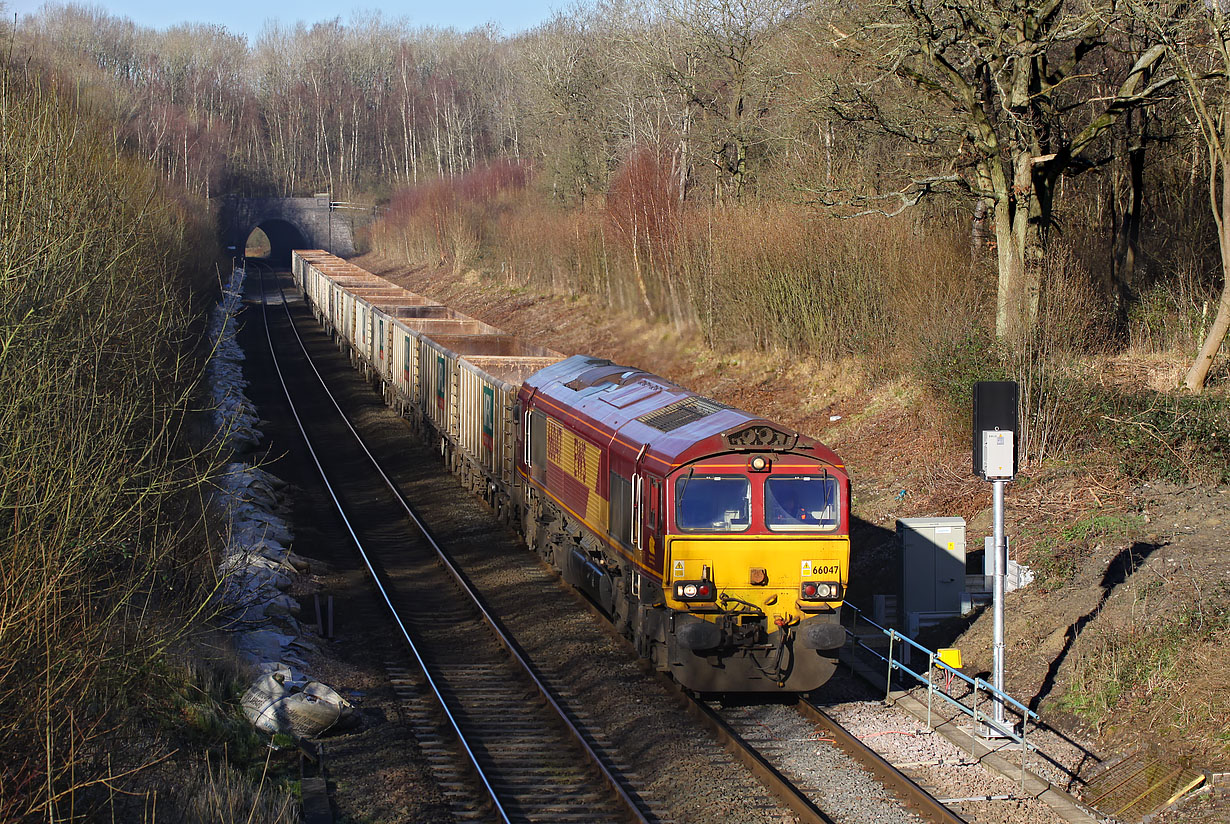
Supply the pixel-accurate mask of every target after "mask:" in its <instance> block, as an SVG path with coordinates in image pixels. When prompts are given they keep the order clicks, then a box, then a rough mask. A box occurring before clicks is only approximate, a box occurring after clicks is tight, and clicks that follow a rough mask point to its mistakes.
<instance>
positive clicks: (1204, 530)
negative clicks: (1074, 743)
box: [358, 255, 1230, 765]
mask: <svg viewBox="0 0 1230 824" xmlns="http://www.w3.org/2000/svg"><path fill="white" fill-rule="evenodd" d="M358 262H359V263H360V264H361V265H363V266H365V267H367V268H369V269H371V270H372V271H376V272H379V273H381V274H384V275H385V276H388V277H390V278H391V279H393V280H395V281H397V282H399V283H401V284H403V285H405V286H406V287H408V288H410V289H412V290H414V291H417V292H421V293H423V294H426V295H429V296H431V297H433V298H436V299H438V300H441V301H443V302H446V303H448V304H449V305H451V306H454V307H455V308H458V309H460V310H462V311H463V312H466V313H468V314H471V315H473V316H475V317H478V318H481V319H483V320H485V321H487V322H489V323H492V324H494V325H496V326H499V327H501V328H503V329H506V330H508V331H510V332H512V333H514V334H517V335H520V336H523V337H525V338H527V339H530V340H533V341H535V342H537V343H542V344H545V345H548V346H551V347H553V348H555V349H558V350H559V351H562V352H564V353H566V354H572V353H576V352H585V353H589V354H595V355H599V356H603V357H609V358H611V359H613V360H616V361H618V362H624V363H631V364H635V365H638V366H641V367H644V368H647V369H650V370H653V371H655V372H657V373H659V374H662V375H664V376H665V377H668V378H670V379H672V380H676V381H678V382H680V383H682V384H684V385H687V386H689V387H691V388H693V389H696V390H698V391H700V392H703V393H706V394H708V395H710V396H713V397H716V398H718V399H720V400H723V401H726V402H730V403H733V404H736V405H739V406H741V407H743V408H746V409H749V410H751V411H755V412H757V413H759V414H763V415H765V416H767V417H770V418H774V419H777V420H781V421H782V422H784V423H787V424H790V425H792V426H796V427H798V428H800V429H801V430H803V431H806V432H808V433H809V434H813V435H816V436H818V437H820V438H821V439H823V440H825V441H826V442H828V443H830V444H831V445H833V446H834V447H835V448H837V450H838V451H839V453H840V454H842V456H843V458H844V459H845V460H846V462H847V464H848V466H849V467H850V470H851V473H852V477H853V479H854V480H853V486H854V514H855V515H856V516H857V517H858V519H859V520H860V522H861V523H863V524H865V525H866V526H865V527H864V528H862V529H861V531H857V532H856V533H855V558H856V564H861V566H859V567H856V569H860V568H861V569H862V570H863V571H864V573H865V574H864V580H863V581H859V580H856V581H855V582H854V585H853V586H852V587H851V598H852V599H853V600H854V601H855V602H857V603H860V604H862V605H869V601H870V595H871V594H872V592H871V591H864V586H866V584H867V582H868V581H874V582H875V583H874V584H873V586H874V587H878V588H885V589H887V591H891V589H892V588H893V587H895V585H896V579H895V577H894V575H895V574H896V573H891V572H890V573H887V574H886V573H885V569H886V565H887V567H891V566H892V565H893V564H894V563H896V558H895V550H894V549H893V543H892V530H893V529H894V523H895V520H896V519H897V518H899V517H913V516H933V515H957V516H962V517H964V518H965V519H966V520H967V522H968V524H969V535H968V540H969V545H970V547H971V549H972V548H973V547H974V546H976V545H980V544H981V539H982V536H983V535H985V534H989V532H990V526H991V524H990V510H989V507H990V503H991V490H990V487H989V485H988V484H986V483H985V482H983V481H981V480H979V479H977V478H976V477H975V476H974V475H973V474H972V471H971V466H970V464H971V460H970V447H969V434H968V429H967V428H965V429H963V428H962V427H961V425H960V423H959V420H958V419H959V414H958V413H956V412H955V411H954V410H953V409H952V407H950V406H946V405H945V404H944V403H943V402H942V400H939V399H937V398H936V396H935V394H934V393H933V392H931V391H930V390H929V389H928V388H927V387H926V386H925V385H922V384H920V383H919V382H918V381H917V380H915V379H913V378H912V377H911V376H910V375H909V374H905V375H903V376H902V377H899V378H891V377H890V378H888V379H884V378H883V377H880V378H877V377H876V373H875V366H876V363H875V362H874V361H871V362H869V361H867V360H865V359H850V358H847V359H841V360H836V361H819V360H812V359H809V358H800V357H789V356H786V355H785V354H784V353H783V352H773V351H767V352H766V351H763V350H756V349H750V350H740V351H730V350H727V351H724V352H715V351H713V350H712V349H710V348H709V347H708V346H707V345H706V341H705V339H704V337H703V335H701V334H700V333H699V331H697V332H690V331H688V330H687V329H686V328H685V329H683V330H682V331H680V330H679V329H678V328H676V327H674V326H672V325H669V324H659V325H655V324H652V323H649V322H646V321H645V320H643V319H642V318H640V317H638V316H637V315H636V314H635V313H628V312H619V311H614V310H610V309H607V308H606V307H604V306H603V305H601V304H600V303H599V302H597V301H595V300H593V299H591V298H588V297H585V296H575V295H567V294H558V293H547V294H543V293H535V292H532V291H530V290H528V289H526V288H524V287H515V286H509V285H507V284H505V283H503V282H501V281H500V280H499V278H498V276H497V277H492V276H484V275H483V274H481V273H480V272H478V271H476V270H471V271H469V273H468V275H465V276H462V277H456V276H453V275H452V274H451V272H449V271H447V270H445V269H433V268H426V267H422V266H412V265H405V264H402V263H398V262H396V261H392V260H389V259H387V258H383V257H380V256H378V255H369V256H367V257H366V258H363V259H360V260H359V261H358ZM1117 358H1118V361H1117V362H1118V363H1120V364H1123V366H1121V367H1120V368H1119V369H1117V370H1116V371H1115V374H1116V379H1117V380H1120V381H1122V380H1123V378H1124V376H1125V375H1130V374H1132V373H1133V372H1134V371H1140V372H1143V373H1147V374H1150V375H1152V374H1157V373H1158V371H1159V368H1158V365H1157V363H1156V361H1157V355H1156V354H1155V353H1150V354H1148V355H1147V357H1146V358H1144V359H1142V361H1141V363H1140V365H1139V366H1131V365H1130V364H1131V363H1132V361H1131V359H1130V356H1129V355H1119V356H1117ZM1073 363H1074V364H1075V362H1073ZM1102 363H1105V361H1100V360H1098V359H1096V358H1095V359H1092V360H1090V361H1088V362H1086V363H1085V364H1084V365H1083V366H1080V365H1079V364H1076V366H1075V367H1074V368H1077V369H1078V371H1075V372H1073V373H1072V374H1074V375H1076V376H1077V377H1079V376H1080V375H1082V374H1085V375H1089V374H1096V373H1098V372H1099V371H1101V370H1100V367H1099V364H1102ZM869 367H870V369H869ZM1079 370H1087V371H1084V372H1082V371H1079ZM1086 380H1087V381H1088V384H1090V385H1093V386H1095V387H1096V386H1099V385H1100V384H1103V383H1104V381H1101V382H1100V381H1098V380H1096V379H1082V383H1083V382H1084V381H1086ZM1120 388H1122V387H1120ZM1130 391H1132V392H1135V391H1141V392H1147V391H1149V390H1148V387H1147V386H1140V387H1137V386H1136V385H1132V386H1131V387H1130ZM1066 397H1069V399H1070V402H1074V401H1071V399H1072V398H1076V399H1077V400H1078V401H1079V403H1081V404H1084V403H1087V397H1095V395H1094V394H1092V393H1091V395H1089V396H1085V395H1077V396H1066ZM1171 397H1172V396H1170V395H1165V394H1162V395H1159V396H1157V397H1155V398H1154V400H1153V401H1151V402H1152V403H1155V404H1157V405H1159V406H1160V405H1163V404H1165V403H1172V404H1173V403H1179V404H1181V403H1183V401H1182V399H1178V401H1174V400H1171ZM1048 400H1049V398H1048ZM1209 403H1210V408H1211V409H1224V408H1225V407H1224V405H1223V406H1218V405H1217V401H1214V400H1211V401H1209ZM1223 403H1224V399H1223ZM1069 405H1070V404H1069ZM1088 409H1093V410H1094V412H1096V413H1097V417H1094V418H1093V419H1092V423H1088V420H1089V418H1087V417H1085V416H1086V415H1087V414H1088ZM1057 411H1058V412H1062V413H1063V415H1066V416H1068V417H1067V418H1064V420H1069V421H1077V422H1080V424H1081V425H1082V426H1087V427H1089V428H1088V429H1085V430H1082V431H1084V432H1086V433H1091V434H1086V435H1081V436H1080V437H1078V438H1071V437H1069V438H1067V439H1064V438H1060V437H1058V435H1059V434H1060V433H1051V434H1050V436H1051V437H1052V438H1053V440H1052V445H1053V450H1052V452H1051V454H1050V456H1049V457H1047V458H1046V459H1045V460H1044V461H1042V462H1032V463H1030V464H1029V465H1027V466H1026V468H1025V471H1024V472H1023V473H1022V475H1021V476H1020V477H1019V478H1018V479H1017V481H1016V482H1015V483H1014V484H1012V485H1011V486H1010V487H1009V492H1008V497H1007V506H1008V511H1007V530H1008V534H1009V535H1010V536H1012V539H1013V547H1014V553H1013V554H1014V557H1016V558H1018V559H1020V560H1022V561H1023V562H1025V563H1028V564H1029V565H1031V567H1033V568H1034V570H1035V572H1036V574H1037V575H1038V581H1037V582H1036V583H1035V584H1034V585H1033V586H1031V587H1029V588H1027V589H1025V590H1022V591H1019V592H1017V593H1013V594H1012V595H1011V596H1010V598H1009V602H1008V616H1009V623H1008V638H1009V656H1010V657H1009V660H1010V662H1011V666H1010V668H1009V675H1008V686H1009V689H1010V691H1011V692H1012V693H1013V694H1014V695H1017V696H1019V697H1020V698H1021V699H1022V700H1024V701H1027V702H1029V703H1031V704H1032V705H1033V706H1035V707H1039V708H1040V709H1041V711H1042V712H1043V714H1044V715H1045V716H1047V717H1049V718H1052V719H1054V720H1056V721H1057V722H1059V723H1063V724H1065V725H1067V726H1068V727H1069V729H1070V730H1071V731H1072V732H1073V734H1075V735H1080V736H1086V737H1087V740H1088V741H1089V742H1090V744H1091V746H1093V747H1094V748H1095V749H1102V750H1103V751H1104V752H1108V753H1109V752H1113V751H1116V750H1117V749H1121V748H1124V747H1127V746H1131V745H1132V744H1134V743H1136V742H1138V741H1139V739H1140V738H1141V736H1140V735H1139V731H1141V730H1148V737H1149V739H1150V741H1151V742H1152V743H1153V744H1155V745H1157V744H1160V745H1162V746H1165V747H1169V748H1171V749H1172V750H1173V751H1175V752H1178V753H1184V754H1187V755H1190V756H1194V757H1198V758H1200V759H1202V763H1205V764H1209V765H1212V764H1225V763H1227V761H1230V729H1227V726H1226V724H1227V722H1226V718H1227V717H1230V714H1228V713H1226V712H1225V710H1226V709H1227V708H1228V707H1230V703H1227V700H1226V699H1227V696H1226V693H1225V688H1224V686H1223V685H1222V680H1221V679H1220V678H1218V677H1217V676H1216V675H1215V674H1216V673H1217V672H1219V671H1224V670H1225V669H1226V668H1230V650H1227V648H1226V646H1227V645H1225V644H1224V628H1225V615H1226V610H1227V606H1228V605H1230V589H1228V588H1227V587H1226V586H1221V585H1219V584H1218V583H1217V582H1227V583H1228V584H1230V577H1227V576H1228V575H1230V566H1228V565H1227V563H1226V561H1225V560H1224V559H1223V558H1222V554H1221V553H1218V552H1213V551H1212V548H1213V547H1215V546H1218V545H1219V544H1218V542H1219V541H1221V540H1224V539H1225V538H1226V537H1227V536H1226V535H1225V532H1224V529H1225V525H1228V524H1230V495H1227V494H1224V492H1223V491H1222V490H1224V488H1221V489H1220V490H1219V489H1218V487H1216V486H1213V487H1206V486H1203V485H1201V484H1200V483H1199V482H1198V478H1189V479H1188V483H1187V484H1186V485H1183V486H1176V485H1173V484H1170V485H1163V486H1161V487H1159V486H1158V485H1157V484H1156V483H1153V484H1150V483H1149V482H1148V481H1147V480H1142V478H1141V477H1140V476H1139V475H1137V476H1133V475H1132V474H1131V472H1130V471H1125V470H1130V469H1131V464H1130V462H1129V461H1127V460H1125V456H1124V452H1125V451H1129V452H1130V445H1127V444H1125V443H1122V442H1120V441H1118V440H1117V439H1116V437H1117V436H1116V434H1115V432H1114V431H1113V430H1112V427H1113V424H1112V423H1111V422H1108V421H1106V420H1104V417H1103V415H1104V413H1102V412H1100V411H1099V407H1097V406H1096V405H1091V406H1089V407H1082V408H1081V409H1079V410H1073V409H1070V408H1067V407H1063V408H1058V409H1057ZM1212 414H1214V415H1216V414H1219V413H1218V412H1213V413H1212ZM1051 420H1052V421H1058V420H1060V419H1059V418H1056V417H1052V418H1051ZM1099 427H1101V428H1102V430H1104V431H1103V435H1104V439H1102V440H1097V439H1095V436H1096V435H1097V430H1098V428H1099ZM1159 431H1160V430H1159ZM1076 434H1079V433H1076ZM1206 457H1207V458H1208V463H1209V465H1210V466H1213V465H1216V464H1217V458H1216V455H1212V456H1206ZM1145 477H1146V478H1147V477H1148V476H1147V475H1146V476H1145ZM1192 484H1195V485H1194V486H1193V485H1192ZM1193 494H1197V495H1201V496H1204V497H1203V498H1202V500H1204V499H1205V498H1207V501H1206V503H1205V505H1206V507H1207V508H1208V510H1209V513H1210V514H1209V515H1208V516H1207V517H1204V518H1202V519H1200V520H1199V521H1198V522H1193V520H1192V518H1191V516H1190V514H1185V515H1176V514H1174V513H1169V514H1167V515H1166V516H1165V519H1166V521H1167V523H1166V525H1165V529H1162V528H1161V527H1160V526H1159V525H1158V522H1157V518H1158V516H1156V515H1149V514H1147V513H1149V512H1152V511H1153V509H1154V508H1156V507H1163V508H1166V509H1167V510H1171V509H1174V510H1184V507H1185V506H1186V503H1185V501H1187V499H1189V498H1191V497H1192V496H1193ZM1151 496H1152V497H1151ZM1176 570H1182V572H1181V573H1180V572H1176ZM856 574H857V573H856ZM1193 580H1202V581H1209V582H1211V583H1210V584H1209V585H1208V586H1206V587H1205V588H1204V589H1203V590H1202V591H1201V592H1200V593H1199V598H1198V603H1199V604H1200V606H1199V608H1198V609H1196V608H1195V607H1194V603H1195V602H1194V601H1193V597H1194V595H1195V593H1194V592H1193V591H1192V590H1191V582H1192V581H1193ZM869 589H870V588H869ZM876 591H884V589H879V590H876ZM1193 609H1196V611H1195V612H1193ZM989 624H990V620H989V615H987V616H984V617H977V618H976V620H974V621H973V623H972V624H971V625H969V628H968V629H967V630H964V631H963V634H960V635H952V636H951V637H949V638H947V639H945V640H946V643H952V644H956V645H959V646H961V647H963V648H964V649H965V652H966V660H967V663H968V664H969V666H970V668H971V670H973V671H980V670H986V669H989V662H990V642H989V634H988V633H989V631H990V627H989ZM954 631H955V632H958V633H961V632H962V630H960V629H957V630H954ZM1159 651H1160V652H1159ZM1126 661H1132V662H1136V663H1135V664H1134V665H1133V666H1130V667H1129V666H1125V664H1124V662H1126ZM1133 730H1135V731H1137V732H1138V734H1137V735H1135V736H1133V735H1131V734H1129V733H1130V731H1133Z"/></svg>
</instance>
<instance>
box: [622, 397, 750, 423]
mask: <svg viewBox="0 0 1230 824" xmlns="http://www.w3.org/2000/svg"><path fill="white" fill-rule="evenodd" d="M723 409H730V407H729V406H727V405H726V404H724V403H718V402H717V401H714V400H710V399H709V398H700V397H696V396H695V395H694V396H692V397H688V398H684V399H683V400H679V401H675V402H674V403H672V404H670V405H669V406H664V407H662V408H661V409H657V410H654V411H653V412H648V413H646V414H644V415H641V416H640V417H639V418H637V420H638V421H640V422H641V423H644V424H648V425H649V426H652V427H653V428H654V429H660V430H662V431H663V432H673V431H674V430H676V429H678V428H679V427H681V426H686V425H687V424H690V423H692V421H699V420H700V419H701V418H707V417H709V416H710V415H712V414H713V413H715V412H721V411H722V410H723Z"/></svg>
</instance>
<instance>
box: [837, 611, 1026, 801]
mask: <svg viewBox="0 0 1230 824" xmlns="http://www.w3.org/2000/svg"><path fill="white" fill-rule="evenodd" d="M842 608H843V610H850V611H852V612H853V613H854V626H853V627H846V628H845V629H846V635H847V636H848V637H849V638H850V640H851V646H854V647H858V648H860V649H862V650H864V651H865V652H867V653H869V654H870V655H872V656H874V657H875V658H878V659H880V660H881V661H883V662H884V663H885V664H887V666H888V671H887V673H886V677H885V696H884V698H885V700H886V701H887V700H888V699H889V697H890V696H891V694H892V688H893V672H894V671H896V672H900V673H904V674H906V675H909V676H911V677H913V678H914V680H916V681H917V682H918V683H919V684H926V686H927V727H928V728H930V727H931V726H932V724H931V710H932V703H933V700H934V698H935V697H937V696H938V697H939V698H940V699H941V700H943V701H946V702H947V703H948V704H949V705H951V706H953V707H955V708H956V709H957V710H959V711H960V712H962V713H964V714H965V715H968V716H969V717H970V718H971V719H973V722H974V724H973V727H972V728H971V730H970V738H971V743H970V747H971V752H972V750H973V745H974V742H976V741H977V736H978V732H979V730H980V729H981V730H983V731H984V732H986V733H987V734H988V735H989V736H994V737H998V738H1006V739H1009V740H1011V741H1014V742H1016V743H1017V744H1019V745H1020V747H1021V788H1022V792H1024V786H1025V777H1026V771H1025V756H1026V753H1028V752H1029V751H1031V750H1032V751H1037V749H1038V748H1037V746H1036V745H1033V744H1030V743H1029V741H1028V733H1029V723H1030V721H1032V722H1033V723H1034V725H1035V726H1036V725H1038V724H1039V723H1041V720H1042V718H1041V716H1039V715H1038V714H1037V713H1036V712H1034V711H1033V710H1031V709H1030V708H1029V707H1027V706H1026V705H1024V704H1022V703H1021V702H1020V701H1017V700H1016V699H1015V698H1013V697H1012V696H1011V695H1009V694H1008V693H1006V692H1004V691H1003V690H998V689H996V688H995V687H994V686H993V685H992V684H990V683H988V682H987V681H984V680H983V679H981V678H977V677H972V678H971V677H970V676H968V675H966V674H965V673H963V672H961V670H959V669H956V668H955V667H952V666H949V665H948V664H947V663H945V662H944V661H942V660H940V657H939V655H938V654H937V653H936V652H935V651H934V650H931V649H928V648H927V647H924V646H923V645H922V644H920V643H918V642H917V641H915V640H914V639H913V638H910V637H909V636H908V635H903V634H902V633H900V632H898V631H897V630H896V629H893V628H891V627H883V626H880V625H879V624H877V623H876V622H875V621H873V620H872V619H870V618H868V617H867V615H866V613H864V612H863V611H862V610H860V609H859V608H858V607H856V606H854V605H853V604H850V603H845V604H843V605H842ZM860 618H861V619H862V621H863V623H865V624H867V625H869V626H871V627H874V628H875V629H877V630H879V631H880V632H881V633H882V634H883V635H884V636H885V637H887V638H888V654H887V655H885V654H882V653H881V652H880V651H879V650H877V649H874V648H872V647H871V646H868V645H867V644H865V643H863V641H862V640H861V638H860V637H859V635H858V633H857V632H856V630H857V629H858V627H859V619H860ZM894 647H895V648H896V649H898V650H900V649H905V650H906V651H907V652H908V651H909V650H911V649H916V650H918V651H919V652H920V653H923V654H925V655H926V656H927V671H926V674H923V673H920V672H916V671H915V670H913V669H911V668H910V666H909V665H908V664H906V663H905V662H904V661H900V660H898V659H897V658H895V657H894V655H893V650H894ZM906 657H908V656H906ZM936 670H939V671H940V673H942V674H943V675H944V676H945V679H946V680H947V681H948V682H949V684H951V681H952V679H953V678H957V679H960V680H961V681H964V682H965V683H966V684H968V685H969V688H970V693H969V694H970V696H972V698H973V701H972V706H966V705H965V704H964V703H963V702H962V701H961V700H960V699H958V698H955V697H954V696H953V695H951V694H950V693H949V691H948V688H947V687H943V688H941V687H940V686H939V685H938V684H937V683H936V680H937V679H936V678H934V677H933V676H932V673H933V672H935V671H936ZM980 693H985V694H986V695H987V698H988V700H989V701H991V702H994V701H1001V702H1003V704H1005V705H1006V706H1009V707H1011V708H1012V709H1014V710H1015V711H1016V713H1017V714H1018V715H1019V716H1020V717H1021V722H1020V731H1019V732H1018V731H1017V727H1016V725H1015V724H1009V725H1004V724H1002V723H996V721H995V719H994V718H993V717H992V715H990V714H988V713H986V712H980V710H979V705H978V697H979V694H980Z"/></svg>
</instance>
